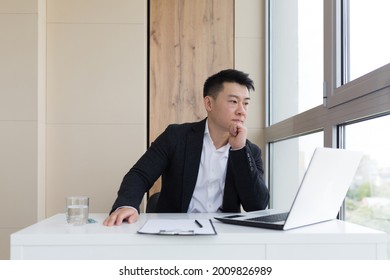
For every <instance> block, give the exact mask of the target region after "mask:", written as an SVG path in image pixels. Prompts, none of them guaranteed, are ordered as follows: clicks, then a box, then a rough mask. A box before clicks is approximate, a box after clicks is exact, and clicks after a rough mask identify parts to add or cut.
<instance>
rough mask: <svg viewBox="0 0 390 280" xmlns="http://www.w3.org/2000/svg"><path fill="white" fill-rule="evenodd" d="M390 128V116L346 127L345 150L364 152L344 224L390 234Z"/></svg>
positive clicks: (348, 200)
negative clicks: (347, 222)
mask: <svg viewBox="0 0 390 280" xmlns="http://www.w3.org/2000/svg"><path fill="white" fill-rule="evenodd" d="M389 125H390V115H388V116H385V117H380V118H376V119H372V120H368V121H364V122H359V123H356V124H351V125H347V126H346V127H345V130H344V131H345V147H346V148H347V149H350V150H359V151H363V152H364V157H363V159H362V161H361V162H360V166H359V169H358V171H357V173H356V176H355V179H354V182H353V184H352V185H351V187H350V189H349V191H348V194H347V197H346V207H345V220H346V221H350V222H353V223H357V224H361V225H364V226H368V227H371V228H375V229H379V230H382V231H386V232H387V233H389V234H390V157H389V155H390V145H389V143H390V134H389V133H388V128H389V127H390V126H389ZM389 240H390V239H389ZM388 244H389V243H388ZM388 246H389V250H388V255H389V256H390V244H389V245H388Z"/></svg>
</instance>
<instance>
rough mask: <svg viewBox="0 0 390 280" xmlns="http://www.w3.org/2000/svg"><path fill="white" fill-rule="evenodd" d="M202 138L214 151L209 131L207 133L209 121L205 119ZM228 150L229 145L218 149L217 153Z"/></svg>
mask: <svg viewBox="0 0 390 280" xmlns="http://www.w3.org/2000/svg"><path fill="white" fill-rule="evenodd" d="M204 136H205V139H207V141H209V143H210V144H211V145H212V146H213V147H214V149H215V146H214V143H213V139H211V135H210V131H209V120H208V119H206V126H205V129H204ZM229 149H230V144H229V143H227V144H226V145H225V146H222V147H221V148H219V149H218V150H217V151H219V152H226V151H228V150H229Z"/></svg>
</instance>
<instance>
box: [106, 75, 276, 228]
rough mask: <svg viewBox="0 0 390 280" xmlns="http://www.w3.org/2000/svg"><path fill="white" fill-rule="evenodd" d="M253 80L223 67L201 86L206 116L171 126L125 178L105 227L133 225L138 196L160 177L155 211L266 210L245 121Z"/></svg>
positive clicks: (265, 194)
mask: <svg viewBox="0 0 390 280" xmlns="http://www.w3.org/2000/svg"><path fill="white" fill-rule="evenodd" d="M251 90H254V86H253V81H252V80H251V79H250V78H249V77H248V74H245V73H243V72H241V71H238V70H233V69H227V70H224V71H221V72H219V73H217V74H215V75H213V76H211V77H209V78H208V79H207V80H206V82H205V84H204V88H203V97H204V106H205V109H206V111H207V118H206V119H204V120H202V121H200V122H195V123H185V124H175V125H170V126H168V127H167V129H166V130H165V131H164V132H163V133H162V134H161V135H160V136H159V137H157V139H156V140H155V141H154V142H153V143H152V145H151V146H150V148H149V149H148V150H147V151H146V153H145V154H144V155H143V156H142V157H141V158H140V159H139V160H138V162H137V163H136V164H135V165H134V166H133V167H132V168H131V169H130V171H129V172H128V173H127V174H126V176H125V177H124V179H123V182H122V184H121V186H120V189H119V191H118V197H117V199H116V200H115V203H114V205H113V207H112V210H111V212H110V215H109V217H107V218H106V220H105V221H104V225H106V226H112V225H120V224H121V223H122V222H123V221H126V222H128V223H132V222H135V221H137V219H138V216H139V205H140V203H141V201H142V198H143V196H144V194H145V192H147V191H148V190H149V189H150V188H151V187H152V185H153V184H154V182H155V181H156V180H157V179H158V178H159V177H160V176H162V186H161V193H160V197H159V200H158V203H157V206H156V212H162V213H163V212H165V213H167V212H171V213H187V212H193V213H194V212H239V211H240V207H241V206H242V207H243V208H244V210H245V211H255V210H262V209H265V208H266V207H267V205H268V202H269V192H268V189H267V187H266V185H265V183H264V180H263V163H262V159H261V150H260V148H259V147H258V146H256V145H255V144H253V143H251V142H250V141H249V140H247V128H246V127H245V126H244V122H245V119H246V116H247V107H248V104H249V100H250V95H249V93H250V91H251Z"/></svg>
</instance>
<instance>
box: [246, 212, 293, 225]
mask: <svg viewBox="0 0 390 280" xmlns="http://www.w3.org/2000/svg"><path fill="white" fill-rule="evenodd" d="M287 216H288V212H285V213H278V214H272V215H267V216H260V217H255V218H250V219H248V220H249V221H258V222H267V223H273V222H280V221H284V220H286V218H287Z"/></svg>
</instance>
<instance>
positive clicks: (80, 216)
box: [66, 196, 89, 225]
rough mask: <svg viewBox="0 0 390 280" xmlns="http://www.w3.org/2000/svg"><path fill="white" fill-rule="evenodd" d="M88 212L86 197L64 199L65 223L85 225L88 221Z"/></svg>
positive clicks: (87, 198) (87, 199)
mask: <svg viewBox="0 0 390 280" xmlns="http://www.w3.org/2000/svg"><path fill="white" fill-rule="evenodd" d="M88 212H89V197H88V196H69V197H67V198H66V221H67V222H68V223H69V224H74V225H84V224H86V223H87V221H88Z"/></svg>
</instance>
